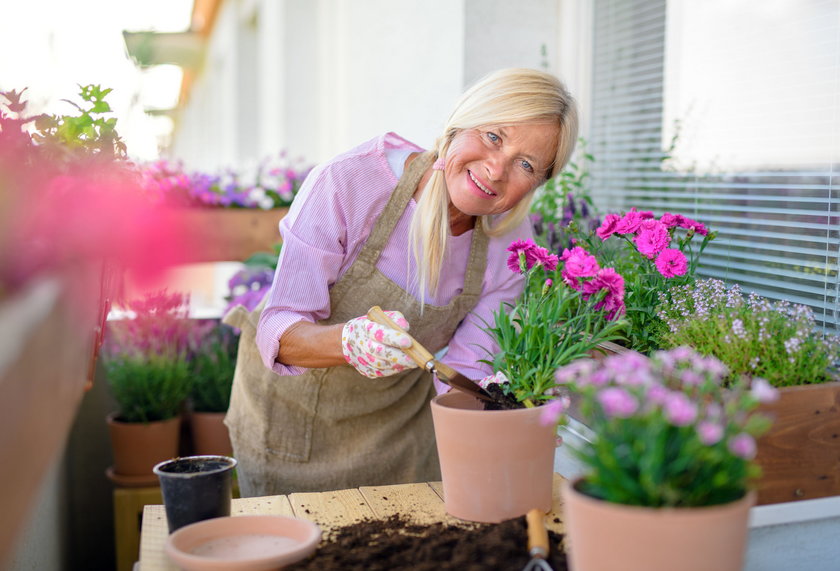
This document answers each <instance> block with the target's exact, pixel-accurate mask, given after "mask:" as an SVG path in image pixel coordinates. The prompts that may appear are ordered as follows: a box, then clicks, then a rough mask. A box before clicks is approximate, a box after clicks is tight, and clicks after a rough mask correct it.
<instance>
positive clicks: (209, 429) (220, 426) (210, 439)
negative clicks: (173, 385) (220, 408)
mask: <svg viewBox="0 0 840 571" xmlns="http://www.w3.org/2000/svg"><path fill="white" fill-rule="evenodd" d="M224 420H225V413H224V412H192V413H191V414H190V429H191V431H192V444H193V446H192V447H193V454H196V455H208V454H209V455H218V456H233V447H232V446H231V444H230V435H229V434H228V427H227V426H225V423H224Z"/></svg>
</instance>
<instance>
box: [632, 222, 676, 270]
mask: <svg viewBox="0 0 840 571" xmlns="http://www.w3.org/2000/svg"><path fill="white" fill-rule="evenodd" d="M645 222H646V224H644V225H643V226H644V227H645V229H643V230H642V231H641V232H639V234H638V236H636V238H635V240H634V242H635V243H636V248H637V249H638V250H639V253H640V254H642V255H643V256H645V257H646V258H648V259H650V260H652V259H654V258H655V257H656V256H657V254H659V252H661V251H662V250H664V249H665V248H667V247H668V244H670V243H671V235H670V234H669V233H668V229H667V228H666V227H665V225H664V224H661V223H660V222H655V221H647V220H646V221H645ZM647 222H653V224H647Z"/></svg>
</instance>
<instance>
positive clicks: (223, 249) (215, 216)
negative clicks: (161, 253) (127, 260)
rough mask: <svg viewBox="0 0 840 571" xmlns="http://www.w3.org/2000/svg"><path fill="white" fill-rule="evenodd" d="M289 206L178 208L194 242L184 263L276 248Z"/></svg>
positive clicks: (240, 258) (235, 257)
mask: <svg viewBox="0 0 840 571" xmlns="http://www.w3.org/2000/svg"><path fill="white" fill-rule="evenodd" d="M288 211H289V209H288V208H274V209H271V210H260V209H256V208H185V209H179V210H176V211H174V213H173V214H174V215H175V216H177V217H178V220H179V222H180V223H181V224H182V225H183V230H184V231H185V232H186V233H187V235H188V236H190V237H191V239H192V241H193V242H194V245H193V247H191V248H190V253H189V255H188V256H187V258H186V259H183V260H180V261H181V262H183V263H199V262H226V261H243V260H245V259H246V258H248V257H249V256H251V255H252V254H255V253H257V252H273V251H274V245H275V244H277V243H278V242H280V231H279V229H278V224H279V223H280V220H281V219H282V218H283V217H284V216H285V215H286V213H287V212H288Z"/></svg>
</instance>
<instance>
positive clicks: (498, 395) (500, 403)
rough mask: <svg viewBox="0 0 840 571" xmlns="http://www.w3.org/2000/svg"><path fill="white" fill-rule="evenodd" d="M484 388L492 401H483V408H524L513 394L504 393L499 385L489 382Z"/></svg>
mask: <svg viewBox="0 0 840 571" xmlns="http://www.w3.org/2000/svg"><path fill="white" fill-rule="evenodd" d="M484 390H486V391H487V392H488V393H489V394H490V396H491V397H493V401H492V402H491V401H486V402H485V403H484V410H512V409H516V408H525V405H523V404H522V403H521V402H519V401H517V400H516V399H515V398H514V397H513V395H509V394H506V393H505V392H504V391H503V390H502V387H501V385H498V384H495V383H494V384H491V385H487V388H486V389H484Z"/></svg>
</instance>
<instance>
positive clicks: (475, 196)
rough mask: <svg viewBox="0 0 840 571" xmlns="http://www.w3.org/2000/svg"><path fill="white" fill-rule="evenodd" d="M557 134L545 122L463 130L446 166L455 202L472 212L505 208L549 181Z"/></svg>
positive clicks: (556, 129) (451, 147)
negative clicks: (549, 170)
mask: <svg viewBox="0 0 840 571" xmlns="http://www.w3.org/2000/svg"><path fill="white" fill-rule="evenodd" d="M559 136H560V127H559V126H558V125H557V124H552V123H547V122H539V123H537V122H534V123H519V124H516V125H507V126H503V127H502V126H488V127H483V128H479V129H466V130H463V131H459V132H458V134H457V135H455V137H454V138H453V139H452V143H450V145H449V151H448V152H447V154H446V169H445V170H444V177H445V178H446V187H447V189H448V190H449V199H450V200H451V201H452V205H453V206H454V207H455V208H457V209H458V210H459V211H461V212H462V213H464V214H467V215H469V216H482V215H485V214H501V213H502V212H507V211H508V210H510V209H511V208H513V207H514V206H516V204H517V203H518V202H519V201H520V200H522V198H523V197H524V196H525V195H527V194H528V193H529V192H530V191H531V190H533V189H535V188H536V187H537V186H539V185H540V184H542V183H543V182H545V179H546V174H547V172H548V169H549V167H550V166H551V163H552V161H553V160H554V155H555V152H556V150H557V140H558V137H559Z"/></svg>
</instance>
